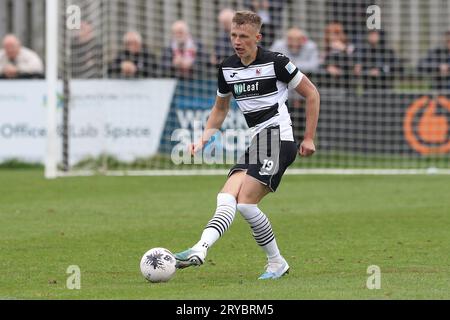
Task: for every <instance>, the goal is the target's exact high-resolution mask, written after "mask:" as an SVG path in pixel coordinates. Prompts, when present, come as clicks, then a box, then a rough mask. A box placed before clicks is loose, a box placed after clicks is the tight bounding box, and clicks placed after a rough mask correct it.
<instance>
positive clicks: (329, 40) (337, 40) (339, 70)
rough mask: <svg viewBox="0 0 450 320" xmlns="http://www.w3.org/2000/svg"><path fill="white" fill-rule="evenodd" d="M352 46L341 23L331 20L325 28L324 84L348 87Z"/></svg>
mask: <svg viewBox="0 0 450 320" xmlns="http://www.w3.org/2000/svg"><path fill="white" fill-rule="evenodd" d="M353 53H354V46H353V44H351V43H349V42H348V40H347V35H346V34H345V32H344V27H343V26H342V24H341V23H338V22H332V23H330V24H328V25H327V26H326V28H325V55H324V57H323V68H324V69H325V70H324V71H325V74H326V77H325V80H326V82H325V83H324V85H331V86H333V87H344V88H349V87H350V77H351V71H352V65H353V61H352V60H353Z"/></svg>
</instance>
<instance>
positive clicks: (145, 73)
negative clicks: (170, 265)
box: [108, 31, 157, 78]
mask: <svg viewBox="0 0 450 320" xmlns="http://www.w3.org/2000/svg"><path fill="white" fill-rule="evenodd" d="M123 43H124V46H125V49H124V50H123V51H122V52H120V53H119V54H118V56H117V57H116V59H115V60H114V61H113V62H112V63H111V64H110V65H109V67H108V75H109V76H110V77H113V78H114V77H119V78H151V77H156V76H157V72H156V67H157V64H156V58H155V56H154V55H153V54H151V53H150V52H149V50H148V49H147V48H146V47H145V46H144V45H143V43H142V37H141V35H140V34H139V33H137V32H134V31H129V32H127V33H126V34H125V36H124V37H123Z"/></svg>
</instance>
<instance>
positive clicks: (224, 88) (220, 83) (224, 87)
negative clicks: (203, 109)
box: [217, 65, 231, 98]
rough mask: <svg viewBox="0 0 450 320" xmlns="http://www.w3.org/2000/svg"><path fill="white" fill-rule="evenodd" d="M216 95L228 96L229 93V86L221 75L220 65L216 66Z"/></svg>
mask: <svg viewBox="0 0 450 320" xmlns="http://www.w3.org/2000/svg"><path fill="white" fill-rule="evenodd" d="M217 87H218V89H217V95H218V96H219V97H222V98H224V97H228V96H229V95H230V94H231V91H230V88H229V87H228V84H227V82H226V81H225V78H224V76H223V70H222V65H220V66H219V68H218V79H217Z"/></svg>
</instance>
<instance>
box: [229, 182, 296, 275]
mask: <svg viewBox="0 0 450 320" xmlns="http://www.w3.org/2000/svg"><path fill="white" fill-rule="evenodd" d="M270 191H271V190H270V189H269V188H268V187H267V186H265V185H264V184H262V183H261V182H260V181H258V180H256V179H255V178H253V177H251V176H249V175H247V176H246V178H245V180H244V182H243V184H242V187H241V190H240V192H239V195H238V205H237V209H238V210H239V212H240V213H241V215H242V216H243V217H244V219H245V220H246V221H247V222H248V224H249V225H250V227H251V229H252V231H253V237H254V239H255V241H256V243H257V244H258V245H259V246H260V247H261V248H262V249H263V250H264V252H265V254H266V256H267V262H268V263H267V266H266V271H265V272H264V273H263V274H262V275H261V276H260V277H259V279H277V278H280V277H282V276H283V275H284V274H286V273H288V272H289V265H288V263H287V262H286V260H285V259H284V258H283V257H282V256H281V254H280V250H279V249H278V245H277V241H276V239H275V234H274V233H273V230H272V225H271V223H270V221H269V218H268V217H267V216H266V215H265V214H264V213H263V212H262V211H261V210H260V209H259V208H258V203H259V202H260V201H261V200H262V199H263V198H264V197H265V196H266V195H267V194H268V193H269V192H270Z"/></svg>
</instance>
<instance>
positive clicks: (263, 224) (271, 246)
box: [237, 203, 281, 261]
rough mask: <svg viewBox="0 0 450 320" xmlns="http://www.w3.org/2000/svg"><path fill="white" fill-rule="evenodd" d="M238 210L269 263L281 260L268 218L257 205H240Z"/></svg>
mask: <svg viewBox="0 0 450 320" xmlns="http://www.w3.org/2000/svg"><path fill="white" fill-rule="evenodd" d="M237 209H238V210H239V211H240V212H241V214H242V216H243V217H244V219H245V220H247V222H248V224H249V225H250V227H251V228H252V231H253V237H254V238H255V240H256V243H257V244H258V245H259V246H260V247H261V248H262V249H263V250H264V252H265V253H266V255H267V258H268V259H269V261H273V260H277V259H280V258H281V255H280V250H279V249H278V246H277V241H276V240H275V235H274V234H273V231H272V226H271V224H270V221H269V219H268V218H267V216H266V215H265V214H264V213H263V212H262V211H261V210H259V208H258V206H257V205H256V204H241V203H240V204H238V205H237Z"/></svg>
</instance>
